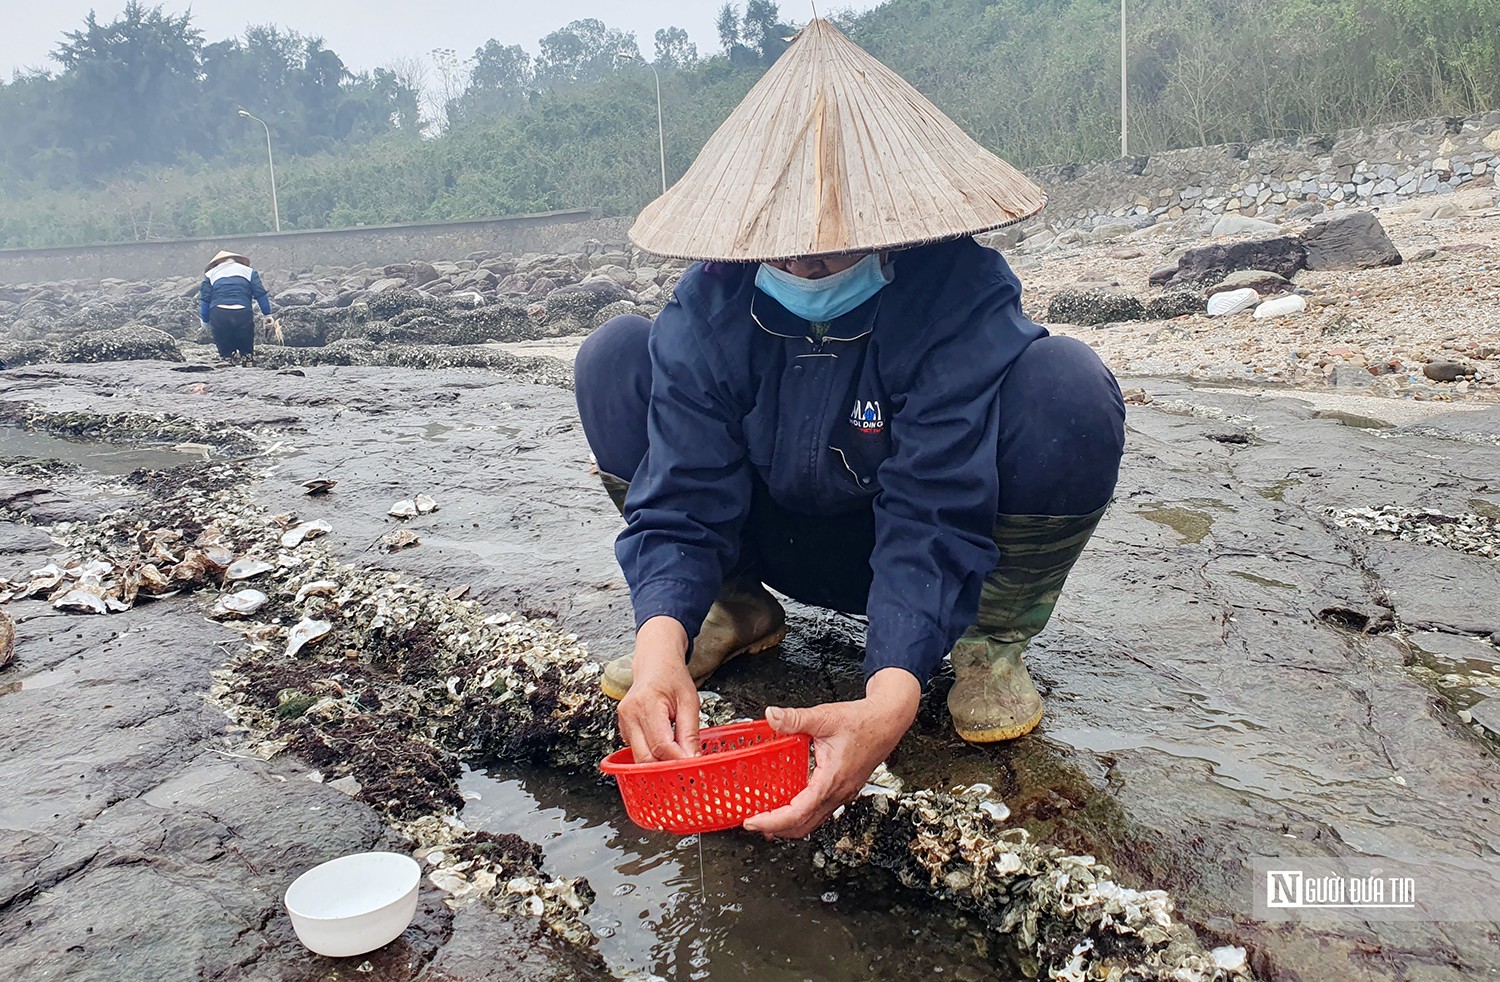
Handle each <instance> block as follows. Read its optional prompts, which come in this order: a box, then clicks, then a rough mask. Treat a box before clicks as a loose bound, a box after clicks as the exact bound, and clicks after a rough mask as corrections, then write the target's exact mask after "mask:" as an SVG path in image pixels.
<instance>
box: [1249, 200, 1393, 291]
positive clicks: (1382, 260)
mask: <svg viewBox="0 0 1500 982" xmlns="http://www.w3.org/2000/svg"><path fill="white" fill-rule="evenodd" d="M1302 243H1303V246H1304V248H1305V249H1306V250H1307V268H1308V269H1313V270H1327V269H1372V268H1374V267H1376V266H1399V265H1401V253H1400V252H1397V251H1396V246H1395V244H1394V243H1392V242H1391V240H1390V237H1389V236H1387V235H1386V234H1385V229H1384V228H1382V227H1381V224H1380V219H1378V218H1376V217H1375V216H1374V215H1372V214H1370V213H1369V212H1367V211H1356V212H1349V213H1346V214H1342V215H1335V216H1333V217H1332V218H1329V219H1328V220H1327V221H1322V222H1315V223H1314V224H1313V225H1311V226H1310V227H1309V228H1307V229H1306V230H1305V231H1304V232H1303V233H1302ZM1266 268H1267V269H1271V268H1274V267H1269V266H1268V267H1266ZM1278 272H1280V271H1279V270H1278ZM1283 275H1288V274H1283Z"/></svg>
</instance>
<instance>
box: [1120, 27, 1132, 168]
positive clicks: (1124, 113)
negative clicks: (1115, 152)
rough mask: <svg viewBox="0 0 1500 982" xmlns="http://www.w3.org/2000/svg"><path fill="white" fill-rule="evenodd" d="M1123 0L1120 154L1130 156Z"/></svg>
mask: <svg viewBox="0 0 1500 982" xmlns="http://www.w3.org/2000/svg"><path fill="white" fill-rule="evenodd" d="M1125 57H1126V55H1125V0H1120V156H1122V157H1128V156H1130V121H1129V106H1128V104H1127V102H1126V98H1125V73H1126V69H1127V65H1126V61H1125Z"/></svg>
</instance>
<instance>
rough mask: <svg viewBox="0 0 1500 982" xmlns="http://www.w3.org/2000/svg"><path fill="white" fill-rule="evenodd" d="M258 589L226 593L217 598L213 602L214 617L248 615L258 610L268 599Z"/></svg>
mask: <svg viewBox="0 0 1500 982" xmlns="http://www.w3.org/2000/svg"><path fill="white" fill-rule="evenodd" d="M269 599H270V598H268V597H267V596H266V595H265V594H264V593H261V592H260V591H259V590H241V591H240V592H239V593H228V594H225V595H224V596H222V597H220V598H219V602H218V603H216V604H214V609H213V616H214V617H249V616H250V615H251V614H253V613H255V612H256V611H257V610H260V609H261V608H262V607H264V606H265V605H266V601H267V600H269Z"/></svg>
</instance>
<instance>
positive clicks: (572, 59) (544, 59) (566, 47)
mask: <svg viewBox="0 0 1500 982" xmlns="http://www.w3.org/2000/svg"><path fill="white" fill-rule="evenodd" d="M538 44H539V47H540V49H541V52H540V54H539V56H538V57H537V66H536V78H537V81H539V82H544V83H548V84H552V85H558V84H566V83H576V82H592V81H596V80H598V79H601V78H603V77H604V76H606V75H608V74H609V73H610V72H612V71H614V68H615V61H616V59H617V58H619V57H620V56H621V55H628V56H630V57H633V58H637V59H639V58H640V56H641V52H640V49H639V48H638V47H637V46H636V43H635V35H634V34H631V33H628V32H625V31H619V30H615V29H614V28H611V27H606V26H605V25H604V22H603V21H600V20H596V19H594V18H592V17H590V18H586V19H584V20H575V21H573V22H572V23H571V24H569V25H568V26H567V27H564V28H562V29H561V30H556V31H553V32H552V33H551V34H548V35H547V36H546V37H544V38H542V39H541V41H540V42H538Z"/></svg>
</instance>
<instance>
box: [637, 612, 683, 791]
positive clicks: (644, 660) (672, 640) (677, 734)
mask: <svg viewBox="0 0 1500 982" xmlns="http://www.w3.org/2000/svg"><path fill="white" fill-rule="evenodd" d="M687 650H688V636H687V631H685V630H684V629H683V627H682V625H681V624H680V623H678V622H677V621H676V620H675V619H674V618H671V617H653V618H651V619H650V620H649V621H647V622H646V623H644V624H642V625H641V629H640V630H639V631H637V632H636V635H635V657H634V658H633V659H632V660H631V663H630V667H631V673H632V676H633V678H632V680H631V683H630V691H629V692H627V693H625V698H624V699H621V700H620V709H619V722H620V736H622V737H624V739H625V742H626V743H627V744H629V745H630V749H631V750H633V751H635V762H636V763H637V764H644V763H646V762H647V761H652V760H678V759H680V758H683V757H696V756H697V755H698V687H697V686H696V685H694V684H693V677H692V676H691V675H689V674H688V669H687Z"/></svg>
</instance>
